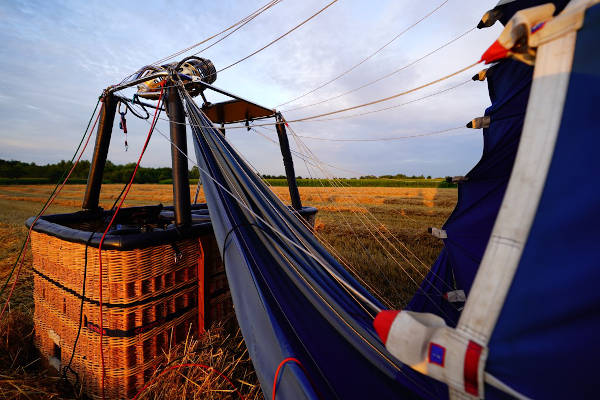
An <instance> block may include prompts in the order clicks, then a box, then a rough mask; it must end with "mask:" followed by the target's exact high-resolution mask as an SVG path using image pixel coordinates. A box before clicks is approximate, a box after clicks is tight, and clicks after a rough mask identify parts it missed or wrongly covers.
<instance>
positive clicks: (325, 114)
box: [159, 0, 482, 129]
mask: <svg viewBox="0 0 600 400" xmlns="http://www.w3.org/2000/svg"><path fill="white" fill-rule="evenodd" d="M336 1H337V0H336ZM481 62H482V61H481V60H480V61H476V62H474V63H472V64H470V65H467V66H466V67H463V68H461V69H459V70H457V71H454V72H452V73H450V74H448V75H445V76H442V77H441V78H438V79H435V80H433V81H430V82H427V83H424V84H422V85H420V86H417V87H414V88H412V89H408V90H405V91H402V92H400V93H396V94H394V95H391V96H388V97H384V98H380V99H377V100H373V101H370V102H368V103H363V104H359V105H356V106H352V107H346V108H342V109H339V110H334V111H329V112H326V113H321V114H317V115H312V116H308V117H302V118H296V119H292V120H288V121H286V122H287V123H291V122H305V121H313V120H317V119H319V118H321V117H326V116H329V115H334V114H339V113H342V112H346V111H352V110H356V109H359V108H363V107H368V106H371V105H374V104H378V103H383V102H386V101H389V100H393V99H395V98H398V97H401V96H405V95H407V94H410V93H414V92H417V91H419V90H421V89H424V88H426V87H429V86H432V85H435V84H436V83H440V82H443V81H445V80H447V79H450V78H452V77H454V76H456V75H459V74H461V73H462V72H465V71H467V70H469V69H471V68H473V67H474V66H476V65H477V64H480V63H481ZM459 86H460V85H459ZM443 92H444V91H440V92H438V93H435V94H432V95H430V96H427V97H432V96H434V95H436V94H440V93H443ZM159 119H161V118H159ZM174 123H176V124H181V125H188V126H198V127H204V128H212V127H211V126H201V125H195V124H193V123H189V122H174ZM272 125H276V123H275V122H271V123H262V124H254V125H252V126H272ZM247 128H248V127H247V126H244V125H240V126H230V127H228V129H247Z"/></svg>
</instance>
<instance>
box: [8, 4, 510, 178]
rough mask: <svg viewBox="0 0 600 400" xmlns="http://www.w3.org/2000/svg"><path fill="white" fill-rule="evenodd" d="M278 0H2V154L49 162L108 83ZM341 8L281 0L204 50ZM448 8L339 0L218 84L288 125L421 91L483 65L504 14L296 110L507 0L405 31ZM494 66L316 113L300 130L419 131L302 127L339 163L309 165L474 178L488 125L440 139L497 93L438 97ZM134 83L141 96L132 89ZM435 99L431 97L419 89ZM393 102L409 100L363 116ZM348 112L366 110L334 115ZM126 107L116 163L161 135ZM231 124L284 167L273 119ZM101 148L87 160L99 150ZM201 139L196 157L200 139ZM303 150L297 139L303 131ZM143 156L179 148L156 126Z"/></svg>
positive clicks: (236, 141)
mask: <svg viewBox="0 0 600 400" xmlns="http://www.w3.org/2000/svg"><path fill="white" fill-rule="evenodd" d="M265 3H267V0H244V1H241V0H238V1H234V0H220V1H211V2H208V1H196V2H189V1H188V2H183V1H181V2H180V1H177V0H173V1H169V2H164V1H153V0H146V1H127V2H110V1H85V2H81V1H74V0H65V1H51V0H46V1H21V0H14V1H10V2H1V3H0V59H1V60H2V61H1V63H0V81H1V82H0V88H1V89H0V121H1V122H2V123H1V124H0V158H1V159H13V160H20V161H25V162H35V163H38V164H45V163H53V162H57V161H60V160H63V159H70V158H71V156H72V154H73V151H74V150H75V148H76V146H77V144H78V143H79V139H80V138H81V135H82V134H83V130H84V129H85V126H86V124H87V121H88V119H89V118H90V115H91V112H92V109H93V107H94V105H95V104H96V101H97V99H98V96H99V95H100V94H101V92H102V90H103V89H104V88H106V87H107V86H109V85H111V84H115V83H117V82H119V81H121V80H122V79H123V78H124V77H125V76H127V75H129V74H131V73H133V72H135V71H136V70H137V69H138V68H140V67H141V66H143V65H147V64H149V63H152V62H154V61H156V60H158V59H160V58H162V57H164V56H166V55H170V54H172V53H174V52H175V51H178V50H180V49H183V48H185V47H188V46H190V45H192V44H194V43H197V42H199V41H201V40H203V39H205V38H207V37H209V36H212V35H213V34H214V33H217V32H219V31H221V30H222V29H224V28H226V27H228V26H230V25H231V24H233V23H235V22H237V21H238V20H240V19H241V18H243V17H245V16H246V15H248V14H250V13H251V12H252V11H254V10H256V9H258V8H259V7H261V6H262V5H263V4H265ZM328 3H329V0H302V1H298V0H283V1H282V2H280V3H279V4H277V5H275V6H273V7H272V8H270V9H269V10H267V11H265V12H264V13H262V14H261V15H259V16H258V17H257V18H255V19H254V20H253V21H251V22H250V23H249V24H247V25H245V26H244V27H243V28H241V29H240V30H238V31H237V32H235V33H233V34H232V35H231V36H229V37H228V38H226V39H225V40H223V41H222V42H220V43H218V44H217V45H215V46H214V47H212V48H210V49H209V50H207V51H205V52H203V53H201V54H199V55H200V56H202V57H205V58H208V59H210V60H211V61H212V62H213V63H214V64H215V66H216V68H217V69H220V68H222V67H224V66H226V65H229V64H231V63H232V62H234V61H237V60H239V59H241V58H242V57H245V56H246V55H248V54H250V53H252V52H253V51H255V50H257V49H259V48H260V47H262V46H263V45H265V44H267V43H268V42H270V41H271V40H273V39H275V38H276V37H278V36H279V35H281V34H283V33H285V32H286V31H288V30H289V29H291V28H292V27H294V26H295V25H296V24H298V23H300V22H301V21H302V20H304V19H305V18H308V17H309V16H310V15H312V14H313V13H315V12H316V11H317V10H319V9H321V8H322V7H324V6H325V5H326V4H328ZM442 3H444V1H443V0H430V1H414V0H372V1H368V2H367V1H364V0H338V1H337V2H336V3H335V4H333V5H332V6H331V7H329V8H328V9H327V10H325V11H324V12H323V13H321V14H319V15H318V16H317V17H315V18H314V19H312V20H311V21H309V22H308V23H306V24H305V25H303V26H302V27H300V28H299V29H297V30H295V31H294V32H292V33H291V34H289V35H288V36H286V37H284V38H283V39H281V40H280V41H278V42H276V43H275V44H273V45H272V46H270V47H268V48H267V49H266V50H264V51H261V52H259V53H258V54H256V55H255V56H253V57H250V58H249V59H247V60H245V61H243V62H241V63H239V64H237V65H236V66H234V67H232V68H229V69H227V70H225V71H223V72H221V73H220V74H218V76H217V80H216V82H215V83H214V85H215V86H218V87H220V88H223V89H225V90H228V91H230V92H232V93H235V94H237V95H239V96H241V97H244V98H247V99H249V100H252V101H254V102H256V103H258V104H261V105H264V106H267V107H269V108H277V109H278V110H281V111H282V112H283V115H284V116H285V118H286V119H287V120H294V119H299V118H303V117H307V116H313V115H318V114H322V113H327V112H331V111H335V110H339V109H343V108H346V107H352V106H355V105H359V104H364V103H367V102H370V101H373V100H377V99H380V98H384V97H388V96H392V95H394V94H397V93H401V92H403V91H406V90H409V89H412V88H415V87H418V86H421V85H423V84H425V83H428V82H430V81H433V80H436V79H438V78H440V77H443V76H445V75H448V74H450V73H453V72H455V71H457V70H459V69H461V68H463V67H465V66H467V65H470V64H472V63H473V62H475V61H477V60H478V59H479V58H480V56H481V54H482V53H483V52H484V51H485V49H487V47H489V45H491V44H492V43H493V41H494V40H495V38H496V37H497V36H498V35H499V33H500V31H501V28H502V27H501V26H499V24H496V26H494V27H492V28H488V29H483V30H478V29H474V30H472V31H470V32H469V33H467V34H466V35H465V36H463V37H462V38H460V39H458V40H456V41H455V42H453V43H451V44H450V45H448V46H446V47H444V48H443V49H441V50H440V51H438V52H435V53H434V54H432V55H430V56H427V57H425V58H423V59H422V60H421V61H418V62H416V63H414V64H413V65H411V66H409V67H407V68H404V69H402V70H401V71H400V72H398V73H395V74H393V75H392V76H390V77H389V78H386V79H383V80H381V81H380V82H378V83H375V84H373V85H370V86H367V87H365V88H363V89H360V90H356V91H354V92H352V93H350V94H348V95H345V96H341V97H338V98H336V99H333V100H330V101H325V102H323V103H321V104H318V105H314V106H311V107H305V108H302V109H298V110H291V109H293V108H296V107H299V106H303V105H311V104H314V103H316V102H320V101H323V100H326V99H329V98H330V97H334V96H337V95H339V94H342V93H344V92H346V91H349V90H352V89H355V88H357V87H360V86H361V85H363V84H365V83H368V82H371V81H373V80H375V79H377V78H379V77H381V76H383V75H386V74H388V73H391V72H392V71H395V70H398V69H400V68H402V67H405V66H406V65H408V64H411V63H413V62H414V61H415V60H418V59H420V58H422V57H423V56H425V55H426V54H428V53H430V52H431V51H433V50H435V49H437V48H438V47H440V46H442V45H443V44H445V43H446V42H448V41H450V40H451V39H453V38H455V37H457V36H458V35H460V34H462V33H464V32H466V31H468V30H469V29H471V28H473V27H475V26H476V25H477V23H478V22H479V19H480V18H481V16H482V15H483V13H484V12H485V11H487V10H488V9H490V8H492V7H493V6H494V5H495V3H496V0H485V1H482V0H460V1H459V0H449V1H447V2H446V3H445V4H444V5H443V6H442V7H441V8H439V9H438V10H437V11H436V12H435V13H433V14H432V15H431V16H429V17H428V18H426V19H424V20H422V21H421V22H420V23H418V24H416V25H415V26H413V27H412V28H410V29H408V30H407V28H409V27H410V26H411V25H413V24H415V22H417V21H418V20H420V19H422V18H423V17H424V16H425V15H427V14H428V13H430V12H431V11H432V10H434V9H435V8H436V7H438V6H439V5H440V4H442ZM403 31H406V32H405V33H403V34H402V35H400V36H399V37H398V38H397V39H396V40H394V41H393V42H392V43H391V44H389V45H388V46H387V47H385V48H384V49H383V50H382V51H380V52H379V53H377V54H376V55H375V56H373V57H372V58H370V59H369V60H368V61H366V62H364V63H363V64H361V65H360V66H358V67H357V68H355V69H354V70H352V71H351V72H350V73H348V74H346V75H344V76H343V77H342V78H340V79H338V80H335V81H334V82H332V83H331V84H328V85H326V86H324V87H322V88H321V89H319V90H316V91H314V92H313V93H311V94H310V95H307V96H305V97H303V98H301V99H298V100H297V101H295V102H292V103H289V104H285V105H281V106H279V105H280V104H282V103H285V102H287V101H289V100H291V99H293V98H296V97H298V96H300V95H302V94H303V93H306V92H307V91H309V90H312V89H314V88H316V87H317V86H320V85H321V84H323V83H325V82H327V81H329V80H331V79H332V78H334V77H336V76H338V75H339V74H341V73H342V72H344V71H346V70H348V69H349V68H351V67H352V66H354V65H356V64H357V63H359V62H360V61H361V60H363V59H364V58H366V57H367V56H369V55H370V54H372V53H373V52H375V51H376V50H377V49H379V48H381V47H382V46H384V45H385V44H386V43H388V42H389V41H390V40H392V38H394V37H396V36H397V35H398V34H400V33H401V32H403ZM209 43H210V42H208V43H207V44H209ZM201 48H202V47H200V48H198V49H201ZM198 49H196V51H197V50H198ZM187 54H191V52H190V53H186V55H187ZM182 57H183V56H180V57H178V58H177V60H178V59H180V58H182ZM482 68H484V67H483V66H482V65H478V66H475V67H473V68H471V69H470V70H468V71H465V72H464V73H462V74H459V75H457V76H455V77H453V78H451V79H448V80H446V81H443V82H440V83H438V84H435V85H432V86H429V87H427V88H424V89H423V90H419V91H416V92H414V93H411V94H408V95H404V96H400V97H398V98H396V99H393V100H390V101H386V102H383V103H380V104H376V105H372V106H369V107H364V108H360V109H357V110H354V111H349V112H345V113H339V114H335V115H331V116H329V117H324V118H319V120H317V121H310V122H296V123H291V127H292V129H293V130H294V132H295V133H296V134H298V135H299V136H306V137H313V138H314V137H317V138H321V139H333V140H337V139H356V138H358V139H365V138H370V139H373V138H390V137H403V136H413V137H410V138H404V139H402V140H394V141H372V142H347V141H346V142H344V141H323V140H315V139H309V138H303V139H302V141H303V143H304V144H305V145H306V146H307V147H308V148H310V150H311V151H312V152H313V153H314V155H315V156H316V157H317V158H318V159H319V160H320V161H321V162H323V163H326V164H327V165H328V166H327V167H326V172H323V171H320V170H318V169H316V168H314V167H313V166H312V164H310V163H305V162H304V161H303V160H302V159H300V158H298V157H295V159H294V162H295V167H296V174H297V175H301V176H323V175H324V174H325V175H327V174H330V175H335V176H359V175H383V174H397V173H404V174H409V175H421V174H423V175H426V176H427V175H431V176H448V175H464V174H466V173H467V172H468V171H469V170H470V169H471V168H472V167H473V166H474V165H475V164H476V163H477V161H478V160H479V158H480V156H481V151H482V144H483V141H482V136H481V135H482V132H481V130H473V129H467V128H464V129H455V130H453V131H450V132H446V133H441V134H437V135H428V134H429V133H433V132H438V131H441V130H445V129H448V128H456V127H459V126H464V125H465V124H466V123H467V122H468V121H469V120H471V119H472V118H474V117H478V116H481V115H483V113H484V111H485V108H486V107H488V106H489V104H490V101H489V98H488V93H487V85H486V83H485V82H467V83H465V84H463V85H461V86H459V87H457V88H455V89H451V90H448V91H446V92H443V93H441V94H438V95H432V94H434V93H437V92H440V91H442V90H444V89H447V88H450V87H453V86H456V85H458V84H460V83H463V82H466V81H468V80H469V79H470V77H471V76H472V75H474V74H475V73H476V72H478V71H479V70H481V69H482ZM122 93H123V94H124V95H126V96H128V97H130V96H132V95H133V94H134V93H135V89H130V90H127V91H123V92H122ZM428 95H432V96H430V97H427V98H425V99H422V100H418V99H420V98H422V97H426V96H428ZM207 97H208V100H209V101H211V102H213V103H214V102H218V101H222V100H225V98H224V97H223V96H221V95H215V94H214V93H208V92H207ZM198 100H199V101H200V98H198ZM412 100H417V101H412ZM404 103H408V104H404ZM403 104H404V105H403ZM392 106H397V107H395V108H391V109H389V110H386V111H381V112H375V113H371V114H367V115H361V116H356V114H358V113H364V112H368V111H373V110H377V109H381V108H384V107H392ZM288 110H289V111H288ZM351 115H354V116H352V117H349V118H343V119H332V118H335V117H342V116H351ZM128 117H129V118H128V120H127V124H128V130H129V133H128V142H129V149H128V150H127V151H125V146H124V137H123V134H122V132H121V131H120V130H119V129H118V121H116V122H115V126H114V129H113V136H112V142H111V148H110V151H109V156H108V158H109V159H110V160H111V161H113V162H115V163H119V164H120V163H130V162H135V161H136V160H137V157H138V156H139V152H140V150H141V147H142V145H143V142H144V140H145V138H146V134H147V132H148V124H147V123H146V122H144V121H140V120H136V119H135V118H134V117H133V116H131V115H128ZM157 128H158V129H159V130H160V131H162V132H163V133H166V134H168V122H166V121H162V120H161V121H160V122H159V124H158V126H157ZM257 132H260V133H261V134H262V135H261V134H258V133H257ZM226 135H227V139H228V140H229V141H230V142H231V143H232V144H233V145H234V146H235V147H236V148H237V149H238V151H239V152H241V153H242V154H243V155H244V157H245V158H246V159H247V160H248V161H249V162H250V163H251V164H252V165H253V166H254V167H255V168H256V169H257V170H258V171H259V172H261V173H263V174H277V175H279V174H283V172H284V170H283V164H282V158H281V153H280V151H279V148H278V146H277V144H275V143H272V142H271V141H269V140H267V139H265V137H264V136H267V137H270V138H271V139H272V140H276V139H277V136H276V134H275V132H274V131H273V130H272V127H265V128H258V127H257V128H255V129H253V130H251V131H247V130H246V129H228V130H227V133H226ZM189 136H191V135H190V134H189V130H188V137H189ZM92 147H93V146H92V145H90V146H89V148H88V149H87V151H86V154H85V155H84V159H89V158H90V157H91V152H92ZM188 149H189V151H190V155H191V156H193V146H192V145H191V141H190V142H189V145H188ZM292 149H293V150H298V147H296V143H295V142H294V141H293V140H292ZM301 150H302V152H303V153H305V152H306V151H305V149H301ZM192 158H193V157H192ZM142 165H143V166H153V167H156V166H170V165H171V160H170V149H169V143H168V141H167V140H166V139H164V138H163V137H162V136H161V135H160V134H155V135H154V136H153V138H152V140H151V142H150V145H149V148H148V150H147V152H146V154H145V155H144V158H143V160H142ZM192 165H193V164H192V163H191V162H190V167H191V166H192Z"/></svg>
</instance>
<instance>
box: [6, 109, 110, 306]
mask: <svg viewBox="0 0 600 400" xmlns="http://www.w3.org/2000/svg"><path fill="white" fill-rule="evenodd" d="M99 104H100V98H98V101H97V102H96V106H95V107H94V110H93V111H92V115H90V119H89V120H88V124H87V126H86V128H85V130H84V132H83V135H82V136H81V140H80V141H79V144H78V145H77V148H76V149H75V152H74V153H73V156H72V157H71V161H69V162H70V163H72V162H73V160H74V159H75V157H76V156H77V153H78V152H79V149H80V148H81V145H82V144H83V141H84V140H85V137H86V135H87V133H88V130H89V129H90V125H91V123H92V121H93V119H94V115H96V110H98V105H99ZM93 129H94V128H92V130H93ZM67 173H68V169H65V170H64V171H63V173H62V175H61V177H60V178H59V179H58V181H57V182H56V185H55V186H54V189H53V190H52V192H51V193H50V196H48V199H47V200H46V202H45V203H44V205H43V206H42V209H41V210H40V211H39V212H38V213H37V215H36V218H39V217H40V216H41V215H42V214H43V213H44V210H46V208H47V207H46V206H47V205H48V203H49V202H52V201H54V200H53V196H54V193H56V191H57V190H58V188H59V186H60V183H61V182H62V181H63V178H64V177H65V176H66V175H67ZM29 235H31V230H30V231H29V233H28V234H27V239H25V240H24V241H23V245H22V246H21V249H20V250H19V254H18V255H17V259H16V260H15V263H14V264H13V266H12V269H11V271H10V273H9V274H8V277H7V278H6V281H4V284H3V285H2V289H0V297H2V294H3V293H4V290H5V289H6V286H7V285H8V282H10V278H12V275H13V273H14V272H15V269H16V267H17V264H18V263H19V260H20V259H21V256H22V255H23V252H24V251H25V247H26V246H27V242H28V240H29Z"/></svg>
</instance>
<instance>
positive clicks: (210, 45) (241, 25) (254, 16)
mask: <svg viewBox="0 0 600 400" xmlns="http://www.w3.org/2000/svg"><path fill="white" fill-rule="evenodd" d="M282 1H283V0H277V1H275V2H274V3H273V4H272V5H271V6H269V8H270V7H272V6H274V5H276V4H278V3H280V2H282ZM265 10H266V9H265ZM261 13H262V12H261ZM259 15H260V13H258V14H255V15H253V16H252V17H251V18H249V19H248V20H246V21H244V23H243V24H240V25H239V26H238V27H237V28H235V29H234V30H232V31H231V32H229V33H228V34H227V35H225V36H223V37H222V38H220V39H219V40H216V41H214V42H212V43H211V44H209V45H208V46H206V47H204V48H202V49H200V50H198V51H197V52H195V53H192V55H193V56H197V55H198V54H200V53H202V52H204V51H206V50H208V49H210V48H211V47H213V46H214V45H216V44H218V43H221V42H222V41H223V40H225V39H227V38H228V37H229V36H231V35H233V34H234V33H236V32H237V31H238V30H240V29H242V28H243V27H244V26H246V25H247V24H248V23H250V22H251V21H252V20H253V19H254V18H256V17H258V16H259Z"/></svg>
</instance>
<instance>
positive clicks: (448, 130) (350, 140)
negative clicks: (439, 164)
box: [296, 125, 465, 142]
mask: <svg viewBox="0 0 600 400" xmlns="http://www.w3.org/2000/svg"><path fill="white" fill-rule="evenodd" d="M463 128H465V126H464V125H461V126H456V127H453V128H447V129H442V130H439V131H433V132H427V133H419V134H414V135H406V136H395V137H384V138H348V139H335V138H325V137H317V136H302V135H296V136H297V137H299V138H303V139H310V140H319V141H322V142H387V141H395V140H404V139H411V138H416V137H424V136H434V135H441V134H444V133H448V132H453V131H456V130H458V129H463Z"/></svg>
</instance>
